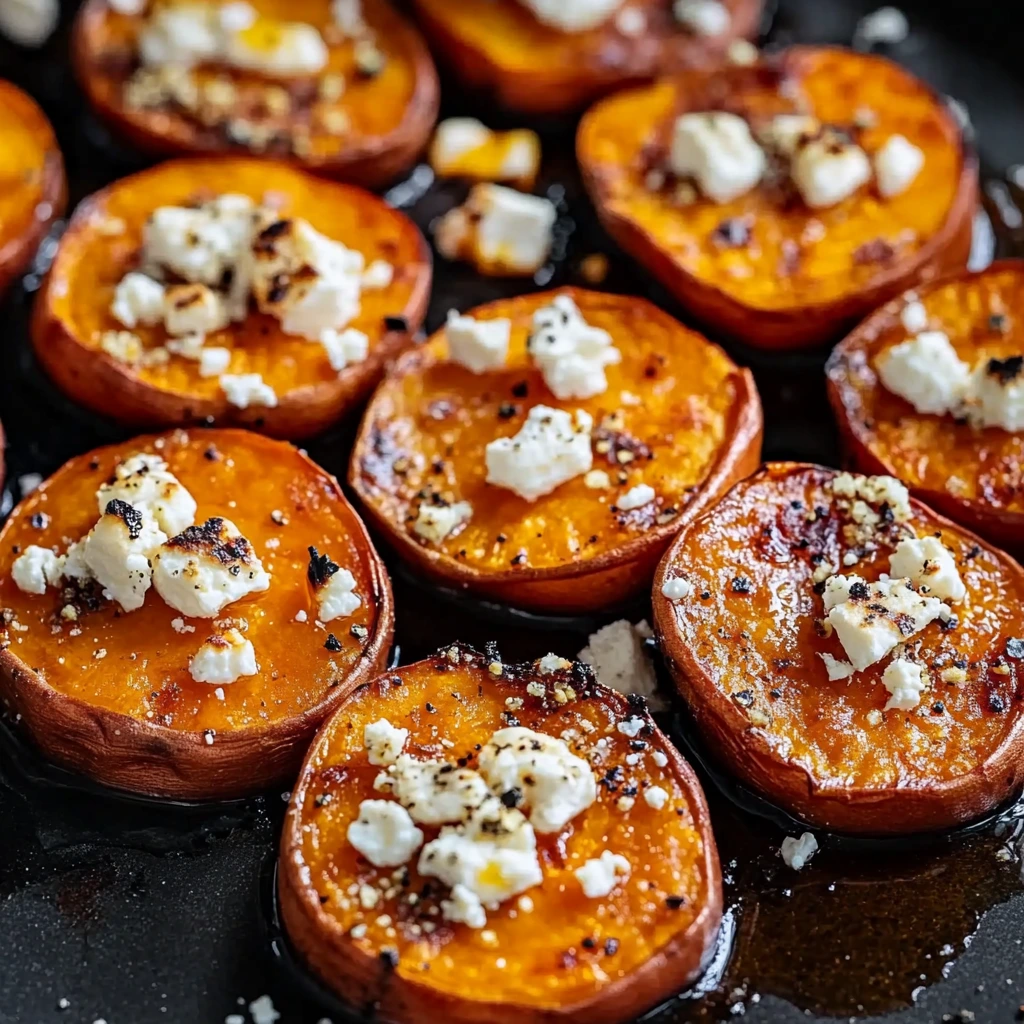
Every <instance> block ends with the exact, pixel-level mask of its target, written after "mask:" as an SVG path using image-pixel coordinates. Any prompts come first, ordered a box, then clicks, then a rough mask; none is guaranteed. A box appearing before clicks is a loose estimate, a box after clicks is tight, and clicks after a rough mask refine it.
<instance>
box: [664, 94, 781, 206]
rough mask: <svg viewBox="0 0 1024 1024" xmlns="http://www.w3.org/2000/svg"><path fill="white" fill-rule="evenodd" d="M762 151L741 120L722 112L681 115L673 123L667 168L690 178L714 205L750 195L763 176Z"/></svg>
mask: <svg viewBox="0 0 1024 1024" xmlns="http://www.w3.org/2000/svg"><path fill="white" fill-rule="evenodd" d="M765 166H766V160H765V155H764V151H763V150H762V149H761V147H760V146H758V144H757V143H756V142H755V141H754V139H753V137H752V136H751V134H750V127H749V125H748V124H747V122H746V121H744V120H743V118H742V117H738V116H737V115H736V114H729V113H724V112H707V113H691V114H683V115H682V117H680V118H678V119H677V120H676V122H675V127H674V129H673V133H672V146H671V150H670V152H669V167H670V168H671V170H672V171H673V173H675V174H676V175H678V176H679V177H680V178H692V179H693V180H694V181H695V182H696V184H697V187H698V188H699V189H700V191H701V192H702V193H703V194H704V195H705V196H707V197H708V198H709V199H711V200H713V201H714V202H716V203H728V202H731V201H732V200H733V199H737V198H739V197H740V196H741V195H743V194H744V193H746V192H749V191H750V190H751V189H752V188H753V187H754V186H755V185H756V184H757V183H758V182H759V181H760V180H761V176H762V175H763V174H764V171H765Z"/></svg>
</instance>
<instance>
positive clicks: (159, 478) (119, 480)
mask: <svg viewBox="0 0 1024 1024" xmlns="http://www.w3.org/2000/svg"><path fill="white" fill-rule="evenodd" d="M115 498H116V499H119V500H121V501H126V502H127V503H128V504H129V505H135V506H137V507H141V508H144V509H145V510H146V511H147V512H149V513H150V515H152V517H153V518H154V519H155V520H156V524H157V526H159V527H160V529H161V530H163V531H164V533H166V534H167V535H168V536H169V537H173V536H174V535H175V534H177V533H181V531H182V530H184V529H185V528H186V527H188V526H191V525H192V524H193V523H194V522H195V515H196V501H195V498H193V497H192V495H191V494H190V493H189V492H188V490H187V489H186V488H185V487H184V486H183V485H182V483H181V481H180V480H179V479H178V478H177V477H176V476H175V475H174V474H173V473H171V472H170V471H169V470H168V468H167V463H166V462H165V461H164V460H163V459H162V458H161V457H160V456H159V455H152V454H150V453H148V452H140V453H137V454H135V455H131V456H129V457H128V458H127V459H125V460H124V462H121V463H119V464H118V465H117V466H115V467H114V479H113V481H112V482H110V483H105V484H102V485H101V486H100V488H99V490H98V491H97V492H96V503H97V506H98V508H99V513H100V515H103V513H104V512H106V510H107V505H108V504H110V502H111V501H113V500H114V499H115Z"/></svg>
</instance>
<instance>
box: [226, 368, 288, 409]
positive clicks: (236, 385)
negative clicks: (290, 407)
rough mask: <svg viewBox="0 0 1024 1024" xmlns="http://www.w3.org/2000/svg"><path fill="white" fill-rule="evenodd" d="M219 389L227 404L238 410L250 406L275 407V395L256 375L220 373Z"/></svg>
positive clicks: (258, 375) (261, 378)
mask: <svg viewBox="0 0 1024 1024" xmlns="http://www.w3.org/2000/svg"><path fill="white" fill-rule="evenodd" d="M220 389H221V391H223V392H224V395H225V397H226V398H227V400H228V402H229V403H230V404H231V405H233V406H235V407H236V408H238V409H248V408H249V406H251V405H259V406H263V407H264V408H267V409H273V408H275V407H276V406H277V394H276V392H275V391H274V389H273V388H272V387H271V386H270V385H269V384H268V383H267V382H266V381H265V380H264V379H263V377H262V375H261V374H258V373H222V374H221V376H220Z"/></svg>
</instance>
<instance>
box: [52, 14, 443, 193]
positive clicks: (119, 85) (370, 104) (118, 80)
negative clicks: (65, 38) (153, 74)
mask: <svg viewBox="0 0 1024 1024" xmlns="http://www.w3.org/2000/svg"><path fill="white" fill-rule="evenodd" d="M253 6H254V7H256V8H257V10H258V11H259V12H260V13H261V14H263V15H265V16H270V17H277V18H281V19H283V20H293V21H306V22H308V23H309V24H314V25H318V26H324V25H327V24H328V23H329V21H330V17H329V6H330V5H329V4H328V3H326V2H325V0H254V2H253ZM363 11H364V15H365V18H366V20H367V22H368V23H369V24H370V25H371V27H372V28H374V29H375V30H376V33H377V38H378V41H379V45H380V47H381V48H382V49H383V51H384V53H385V55H386V57H387V59H388V63H387V64H386V66H385V69H384V71H383V72H382V73H381V75H380V76H378V77H377V78H376V79H374V80H373V81H370V82H356V84H355V85H354V86H351V87H350V88H349V89H348V90H346V93H347V97H346V96H342V97H341V98H340V99H339V100H338V101H337V103H336V104H335V107H336V109H337V110H339V111H341V112H342V113H343V114H344V115H345V116H347V117H348V118H349V120H350V122H351V123H352V125H353V126H354V130H355V133H356V134H355V137H354V138H351V139H350V141H347V142H343V143H342V144H341V145H339V144H338V139H337V137H336V136H331V135H330V134H329V133H327V132H319V131H314V132H313V133H312V138H311V141H310V144H309V146H308V148H305V147H304V148H303V150H302V152H301V155H300V154H299V153H298V152H297V151H294V150H293V149H292V148H291V145H290V141H289V143H288V145H285V144H283V143H282V144H278V143H275V142H274V141H271V142H269V143H268V144H267V146H265V147H263V148H261V149H259V150H256V149H255V148H251V149H250V147H248V146H245V145H241V144H238V143H235V142H232V141H231V139H230V138H229V137H228V135H227V133H226V129H225V123H217V124H214V125H212V126H208V125H204V124H202V123H201V122H199V121H198V120H195V119H194V118H191V117H187V116H183V115H182V114H181V113H178V112H175V111H172V110H141V109H137V108H132V107H130V106H129V105H128V104H127V103H126V102H125V101H124V98H123V95H122V90H123V87H124V83H125V82H126V81H127V78H128V75H129V73H130V69H131V65H132V60H133V43H134V39H135V37H136V35H137V33H138V31H139V26H140V24H141V21H142V18H141V17H139V16H134V17H128V16H125V15H120V14H116V13H114V12H112V11H111V10H110V9H109V6H108V4H107V3H106V0H86V2H85V3H84V4H83V5H82V7H81V9H80V11H79V13H78V16H77V19H76V21H75V25H74V32H73V36H72V42H71V60H72V66H73V67H74V70H75V73H76V76H77V78H78V80H79V82H80V83H81V85H82V88H83V89H84V90H85V93H86V95H87V96H88V98H89V101H90V103H91V104H92V106H93V107H94V108H95V110H96V111H97V113H98V114H99V115H100V116H101V117H102V118H103V119H104V120H105V121H107V122H108V123H109V124H110V125H111V127H112V128H113V129H114V130H115V131H116V132H117V134H118V135H119V136H120V137H121V138H123V139H124V140H125V141H127V142H129V143H131V144H132V145H133V146H137V147H138V148H140V149H142V150H144V151H146V152H148V153H151V154H153V155H154V156H160V157H168V156H181V155H186V154H215V153H229V152H232V153H243V154H244V153H247V152H252V153H254V154H256V155H259V154H262V153H266V154H267V155H270V156H273V157H276V158H278V159H285V158H287V159H289V160H290V161H291V162H293V163H296V164H297V165H299V166H302V167H304V168H306V169H307V170H310V171H313V172H315V173H317V174H321V175H324V176H325V177H329V178H336V179H339V180H341V181H347V182H351V183H353V184H356V185H362V186H364V187H366V188H380V187H383V186H385V185H387V184H388V183H390V182H391V181H393V180H394V179H395V178H396V177H398V176H399V175H400V174H401V173H402V172H403V171H405V170H406V169H407V168H408V167H409V166H411V165H412V163H413V162H414V161H415V160H416V158H417V157H418V156H419V154H420V153H421V152H422V151H423V149H424V147H425V146H426V144H427V142H428V140H429V138H430V133H431V130H432V129H433V126H434V122H435V121H436V120H437V112H438V108H439V106H440V95H441V94H440V84H439V82H438V77H437V70H436V68H435V67H434V62H433V59H432V58H431V56H430V51H429V50H428V49H427V46H426V43H425V42H424V41H423V38H422V37H421V36H420V34H419V32H418V31H417V30H416V29H415V27H414V26H413V25H412V24H411V23H410V22H409V21H408V20H407V19H406V18H405V17H403V16H401V15H400V14H399V13H398V12H397V11H395V10H394V9H393V8H392V7H391V5H390V4H389V3H387V2H386V0H364V3H363ZM330 49H331V57H330V63H329V65H328V69H327V70H328V71H329V72H334V73H341V74H345V75H346V76H348V75H352V74H353V72H354V68H355V63H354V57H353V48H352V45H351V43H342V44H341V45H337V46H331V48H330ZM217 74H218V75H223V74H227V76H228V77H230V78H231V80H232V81H233V82H234V83H235V84H236V85H238V86H241V87H243V88H245V87H249V88H254V87H255V86H256V85H258V84H259V83H260V81H261V80H260V79H259V77H258V76H256V75H251V74H243V73H228V72H223V71H218V72H217ZM205 75H206V78H212V77H213V76H214V73H213V72H205ZM295 81H297V82H299V83H300V84H302V83H303V82H304V81H305V80H295ZM307 91H308V90H307ZM313 91H314V93H315V89H314V90H313ZM297 120H298V119H297V118H296V117H295V115H294V114H293V113H291V112H289V113H288V114H286V115H283V119H280V120H278V121H273V122H270V123H271V124H272V126H273V127H274V128H275V130H280V131H281V132H282V133H283V137H284V138H287V139H289V140H290V138H291V134H292V129H293V128H294V126H295V124H296V123H297ZM308 120H309V119H308V117H305V119H304V121H303V123H305V121H308Z"/></svg>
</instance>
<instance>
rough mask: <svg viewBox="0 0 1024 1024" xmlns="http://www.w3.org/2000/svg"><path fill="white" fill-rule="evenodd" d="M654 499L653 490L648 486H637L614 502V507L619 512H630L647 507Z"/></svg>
mask: <svg viewBox="0 0 1024 1024" xmlns="http://www.w3.org/2000/svg"><path fill="white" fill-rule="evenodd" d="M654 497H655V495H654V488H653V487H651V486H650V484H637V485H636V486H635V487H631V488H630V489H629V490H628V491H626V493H625V494H623V495H622V497H620V498H619V499H618V500H617V501H616V502H615V507H616V508H618V509H619V511H620V512H632V511H633V509H636V508H643V507H644V505H649V504H650V503H651V502H652V501H654Z"/></svg>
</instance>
